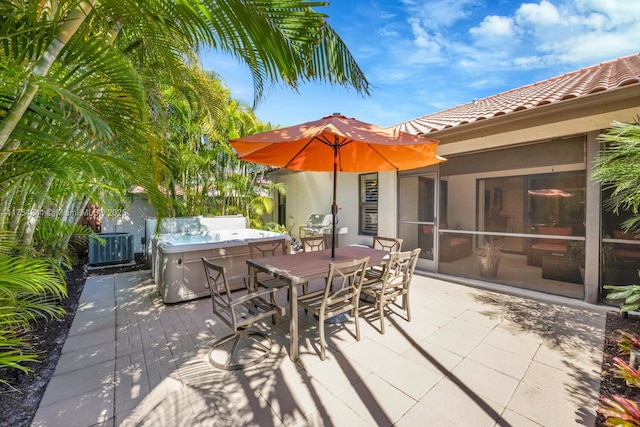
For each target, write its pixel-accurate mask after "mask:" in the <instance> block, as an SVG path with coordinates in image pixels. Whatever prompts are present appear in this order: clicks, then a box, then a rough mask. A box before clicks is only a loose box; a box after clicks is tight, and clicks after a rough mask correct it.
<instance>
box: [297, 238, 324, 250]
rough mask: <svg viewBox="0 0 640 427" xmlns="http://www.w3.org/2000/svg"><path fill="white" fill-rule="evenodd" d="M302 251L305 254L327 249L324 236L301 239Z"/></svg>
mask: <svg viewBox="0 0 640 427" xmlns="http://www.w3.org/2000/svg"><path fill="white" fill-rule="evenodd" d="M300 242H301V243H302V250H303V251H304V252H314V251H322V250H324V249H327V246H326V240H325V238H324V236H315V237H301V238H300Z"/></svg>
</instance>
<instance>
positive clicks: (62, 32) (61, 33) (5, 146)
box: [0, 0, 97, 166]
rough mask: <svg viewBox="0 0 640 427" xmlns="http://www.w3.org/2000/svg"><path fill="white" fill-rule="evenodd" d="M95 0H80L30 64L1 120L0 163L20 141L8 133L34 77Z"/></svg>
mask: <svg viewBox="0 0 640 427" xmlns="http://www.w3.org/2000/svg"><path fill="white" fill-rule="evenodd" d="M96 2H97V0H84V1H82V2H80V3H79V4H78V7H76V9H74V10H73V11H72V12H71V13H70V14H69V16H68V17H67V19H66V20H64V21H63V23H62V24H61V25H60V28H59V30H58V33H57V35H56V37H55V38H54V39H53V40H52V41H51V43H50V44H49V46H48V47H47V49H46V50H45V52H44V53H43V54H42V56H41V57H40V59H39V60H38V62H37V64H36V66H35V67H33V71H32V72H31V75H30V76H28V77H27V81H25V84H24V89H23V91H22V93H21V94H20V96H19V97H18V99H16V100H15V102H14V103H13V105H11V107H10V108H9V111H8V112H7V115H6V117H5V119H4V120H3V121H2V122H1V123H0V147H1V149H0V151H1V152H0V166H1V165H2V164H3V163H4V162H5V161H6V160H7V159H8V158H9V156H10V155H11V151H13V150H16V149H17V148H18V147H19V146H20V141H18V140H13V141H12V142H11V143H9V141H10V138H11V134H12V133H13V131H14V129H15V128H16V126H17V125H18V123H19V122H20V120H21V119H22V116H23V115H24V113H25V111H27V108H29V105H30V104H31V101H33V98H34V97H35V95H36V93H37V92H38V89H39V88H40V85H39V84H38V83H36V82H37V80H38V79H40V78H41V77H44V76H46V75H47V74H48V73H49V69H50V68H51V65H53V63H54V62H55V60H56V59H57V58H58V55H60V52H61V51H62V49H63V48H64V47H65V46H66V45H67V43H69V40H71V37H73V35H74V34H75V33H76V32H77V31H78V29H79V28H80V25H82V23H83V22H84V20H85V19H86V17H87V16H88V15H89V13H91V11H92V10H93V7H94V6H95V4H96Z"/></svg>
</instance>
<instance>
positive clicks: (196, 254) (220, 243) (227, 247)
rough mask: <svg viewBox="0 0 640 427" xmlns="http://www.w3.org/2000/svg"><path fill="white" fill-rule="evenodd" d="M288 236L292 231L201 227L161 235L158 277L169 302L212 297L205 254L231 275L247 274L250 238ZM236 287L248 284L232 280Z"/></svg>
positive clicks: (156, 257) (157, 246)
mask: <svg viewBox="0 0 640 427" xmlns="http://www.w3.org/2000/svg"><path fill="white" fill-rule="evenodd" d="M280 239H285V243H286V244H287V247H289V246H290V242H291V238H290V237H289V235H288V234H280V233H274V232H271V231H265V230H256V229H251V228H241V229H232V230H199V231H189V232H184V233H168V234H160V235H159V236H158V237H157V238H155V239H154V242H153V248H154V250H153V252H154V261H153V266H154V279H155V282H156V286H157V288H158V292H159V293H160V296H161V297H162V299H163V301H164V302H165V303H175V302H181V301H188V300H192V299H196V298H201V297H205V296H209V290H208V289H207V288H206V287H205V285H206V282H207V280H206V278H205V275H204V268H203V266H202V260H201V259H202V257H205V258H207V259H208V260H209V261H211V262H213V263H216V264H219V265H223V266H225V267H226V268H227V275H228V276H235V275H245V274H247V271H248V268H247V263H246V260H247V259H249V246H248V242H250V241H269V240H280ZM230 285H231V287H232V289H239V288H243V287H244V283H243V281H242V280H235V281H233V280H231V281H230Z"/></svg>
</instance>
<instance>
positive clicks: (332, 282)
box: [298, 257, 369, 360]
mask: <svg viewBox="0 0 640 427" xmlns="http://www.w3.org/2000/svg"><path fill="white" fill-rule="evenodd" d="M367 262H369V257H365V258H362V259H358V260H353V261H346V262H341V263H331V264H330V265H329V275H328V276H327V280H326V282H325V286H324V289H321V290H318V291H315V292H310V293H308V294H305V295H302V296H300V297H298V304H300V306H301V307H303V308H305V309H306V310H308V311H310V312H311V313H313V314H315V315H316V316H317V319H318V325H319V326H318V333H319V335H320V359H321V360H324V359H325V357H326V347H327V342H326V340H325V337H324V325H325V320H327V319H329V318H331V317H334V316H337V315H339V314H342V313H352V314H353V315H354V316H355V322H356V340H358V341H360V322H359V318H358V311H359V302H360V290H361V288H362V282H363V280H364V271H365V269H366V268H367Z"/></svg>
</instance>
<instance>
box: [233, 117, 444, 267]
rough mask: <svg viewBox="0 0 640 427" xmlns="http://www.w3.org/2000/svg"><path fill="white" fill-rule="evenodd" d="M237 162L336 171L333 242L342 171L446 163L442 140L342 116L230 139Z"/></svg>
mask: <svg viewBox="0 0 640 427" xmlns="http://www.w3.org/2000/svg"><path fill="white" fill-rule="evenodd" d="M231 145H232V146H233V148H234V149H235V150H236V152H237V153H238V158H240V159H241V160H245V161H248V162H253V163H260V164H263V165H269V166H276V167H280V168H286V169H292V170H298V171H310V172H323V171H325V172H328V171H333V173H334V178H333V204H332V206H331V213H332V214H333V236H332V237H333V239H332V244H331V250H332V256H333V254H334V250H335V224H336V215H337V211H338V208H337V205H336V178H337V176H336V175H337V172H338V171H340V172H376V171H388V170H406V169H415V168H418V167H423V166H428V165H433V164H436V163H439V162H441V161H443V160H445V159H443V158H441V157H439V156H437V155H436V148H437V147H438V141H436V140H433V139H428V138H423V137H420V136H416V135H412V134H410V133H406V132H402V131H399V130H395V129H389V128H381V127H379V126H376V125H372V124H369V123H365V122H361V121H358V120H356V119H349V118H347V117H345V116H342V115H340V114H334V115H332V116H327V117H323V118H322V119H320V120H315V121H312V122H307V123H303V124H300V125H296V126H290V127H286V128H282V129H276V130H272V131H268V132H262V133H258V134H255V135H250V136H245V137H243V138H239V139H235V140H231Z"/></svg>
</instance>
